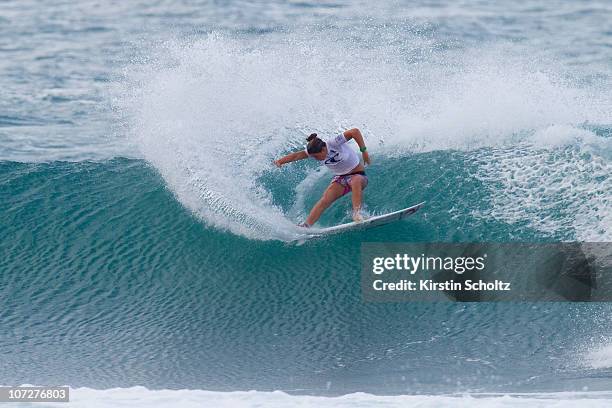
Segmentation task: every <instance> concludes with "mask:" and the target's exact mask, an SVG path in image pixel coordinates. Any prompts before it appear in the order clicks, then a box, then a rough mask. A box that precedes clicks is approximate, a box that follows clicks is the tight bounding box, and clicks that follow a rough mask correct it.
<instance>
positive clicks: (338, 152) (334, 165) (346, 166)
mask: <svg viewBox="0 0 612 408" xmlns="http://www.w3.org/2000/svg"><path fill="white" fill-rule="evenodd" d="M346 142H347V140H346V137H344V134H339V135H338V136H336V137H332V138H331V139H328V140H326V141H325V145H326V146H327V157H326V158H325V159H324V160H319V163H321V164H324V165H326V166H327V168H329V169H330V170H331V171H333V172H334V174H337V175H341V174H348V173H350V172H351V170H353V169H354V168H355V167H357V166H358V165H359V156H358V155H357V153H356V152H355V151H354V150H353V149H351V148H350V147H349V146H348V145H347V144H346ZM306 154H308V151H307V152H306Z"/></svg>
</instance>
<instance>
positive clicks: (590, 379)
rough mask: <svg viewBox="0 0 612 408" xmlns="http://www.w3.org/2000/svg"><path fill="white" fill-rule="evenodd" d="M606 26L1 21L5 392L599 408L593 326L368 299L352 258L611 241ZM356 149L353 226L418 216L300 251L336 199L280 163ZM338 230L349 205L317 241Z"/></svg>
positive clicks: (572, 13)
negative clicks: (364, 183) (359, 207)
mask: <svg viewBox="0 0 612 408" xmlns="http://www.w3.org/2000/svg"><path fill="white" fill-rule="evenodd" d="M611 18H612V7H611V6H610V4H609V2H605V1H600V2H598V1H581V2H578V1H576V2H562V1H550V2H535V1H522V2H516V3H515V4H510V3H507V2H482V1H469V2H468V1H462V2H452V3H448V4H447V3H444V2H437V1H419V2H416V3H404V2H384V3H383V4H376V6H373V5H372V4H370V3H368V2H345V1H337V2H281V1H266V2H256V3H250V2H242V1H225V2H215V3H209V2H188V1H160V2H154V3H151V2H139V3H138V2H116V3H112V4H111V3H108V2H105V3H98V2H95V1H84V2H78V3H77V4H75V3H73V2H60V1H52V2H47V3H44V4H43V3H39V2H31V1H19V2H16V1H8V2H4V3H2V4H1V5H0V54H1V58H0V89H2V93H1V95H2V98H0V186H1V188H0V228H1V231H2V235H1V236H2V239H1V240H0V324H1V327H2V330H0V366H1V367H2V369H1V370H0V384H24V383H29V384H66V385H69V386H71V387H73V388H80V387H87V388H93V389H100V390H107V389H110V388H116V387H119V388H129V387H134V386H144V387H146V388H147V389H148V390H168V389H170V390H172V389H184V388H189V389H192V390H207V391H219V392H227V391H244V390H256V391H259V392H266V391H274V390H281V391H285V392H288V393H291V394H308V395H321V396H335V395H343V394H351V393H356V392H365V393H370V394H375V395H406V394H408V395H412V394H415V395H439V394H453V393H457V392H458V393H464V392H470V393H544V392H546V393H553V394H551V395H553V397H552V398H553V399H561V398H564V397H563V396H562V395H563V394H558V393H560V392H565V391H567V392H580V393H586V398H595V397H597V396H598V395H599V396H601V395H603V396H604V397H605V398H609V394H607V393H606V392H610V391H612V387H611V386H610V384H612V341H611V340H610V337H611V333H612V320H611V319H610V312H611V311H612V309H611V308H610V306H609V305H608V304H604V303H602V304H569V303H567V304H556V303H552V304H548V303H547V304H531V303H529V304H505V303H504V304H471V303H470V304H450V303H449V304H437V303H390V304H371V303H364V302H363V301H362V300H361V293H360V286H359V285H360V278H359V270H360V265H359V248H360V243H361V242H388V241H390V242H412V241H440V242H470V241H497V242H532V241H533V242H535V241H547V242H550V241H594V242H610V241H611V238H612V235H611V231H612V229H611V228H610V226H611V225H612V210H611V209H612V206H611V203H610V198H611V196H612V194H611V193H612V181H611V179H610V170H611V169H612V139H611V135H612V98H611V95H612V94H611V93H610V89H612V87H611V85H612V84H611V75H612V31H610V24H609V21H610V20H611ZM354 126H357V127H359V128H360V129H361V130H362V132H363V133H364V135H365V136H366V141H367V143H368V148H369V150H370V151H371V156H372V159H373V164H372V166H371V167H370V168H369V169H368V175H369V178H370V184H369V186H368V188H367V190H366V199H365V201H366V205H367V211H368V212H370V213H372V214H375V213H382V212H385V211H391V210H394V209H398V208H403V207H406V206H408V205H411V204H414V203H418V202H420V201H427V206H426V207H425V208H424V209H423V210H422V211H421V212H419V213H418V214H417V215H415V216H413V217H411V218H410V219H408V220H407V221H403V222H400V223H395V224H392V225H388V226H385V227H381V228H379V229H372V230H369V231H365V232H363V231H362V232H352V233H347V234H343V235H340V236H335V237H330V238H329V239H323V240H317V241H312V242H307V243H306V244H304V245H296V244H295V243H294V240H296V239H299V238H300V232H299V230H298V229H296V228H295V227H294V225H295V223H296V222H299V221H300V220H302V219H303V218H304V216H305V215H306V214H307V212H308V210H309V209H310V207H311V206H312V205H313V204H314V202H315V201H316V200H317V199H318V197H319V195H320V193H321V192H322V191H323V189H324V188H325V186H326V185H327V183H328V182H329V178H330V175H329V173H326V172H325V171H324V170H323V169H318V168H317V167H316V165H315V163H307V162H301V163H296V164H293V165H290V166H287V167H285V168H283V169H277V168H275V167H274V166H273V165H272V160H273V159H274V158H276V157H278V156H280V155H281V154H284V153H287V152H289V151H292V150H295V149H299V148H301V147H302V146H303V138H304V136H305V135H306V134H308V133H310V132H312V131H316V132H319V133H321V134H323V135H327V134H329V135H332V134H335V132H338V131H340V130H341V129H343V128H347V127H354ZM349 218H350V201H349V200H348V199H346V198H344V199H342V200H340V201H339V202H338V203H336V204H335V205H334V206H333V207H332V208H331V209H330V210H329V211H328V212H326V213H325V215H324V217H323V218H322V219H321V222H320V223H321V225H333V224H337V223H339V222H343V221H347V220H348V219H349ZM129 389H130V390H131V391H129V390H128V391H127V392H128V393H133V395H139V398H143V399H146V398H153V396H155V398H157V397H156V395H157V394H147V393H153V391H146V392H145V393H144V394H143V393H142V390H141V389H131V388H129ZM600 391H601V392H604V393H603V394H597V392H600ZM82 392H83V394H82V395H89V394H87V393H86V392H85V391H82ZM589 393H591V394H589ZM194 395H195V394H194ZM198 395H199V394H198ZM207 395H208V394H207ZM219 395H221V394H218V395H217V394H215V397H214V398H222V397H221V396H219ZM223 395H225V394H223ZM228 395H230V396H228V397H223V398H229V402H228V404H229V406H236V405H240V403H239V402H240V401H241V400H240V398H241V397H234V396H231V395H234V394H228ZM262 395H263V397H262ZM538 395H541V394H538ZM277 397H278V396H277ZM277 397H270V398H272V399H270V400H268V403H269V404H272V405H273V403H274V398H277ZM83 398H84V400H85V402H83V406H88V404H89V403H91V402H92V401H93V400H96V398H98V399H99V398H100V396H97V397H96V396H93V397H91V398H92V399H87V398H90V397H83ZM194 398H196V397H195V396H194ZM198 398H199V397H198ZM206 398H209V397H205V398H204V400H205V401H208V400H207V399H206ZM253 398H264V401H265V399H266V398H268V397H267V394H261V395H260V394H256V395H255V396H253ZM294 398H300V397H294ZM356 398H360V397H356ZM224 401H225V400H224ZM289 401H291V400H289ZM297 401H302V400H294V402H297ZM362 403H364V404H366V403H372V405H376V404H377V403H376V401H374V402H372V401H369V400H367V401H366V400H363V401H362ZM380 403H383V402H380ZM439 403H440V404H446V403H447V402H445V401H442V400H439ZM493 404H494V403H493ZM116 405H120V404H119V403H117V404H116ZM153 405H154V403H153ZM281 405H282V404H281ZM485 405H486V404H485ZM75 406H77V405H75ZM185 406H189V405H185ZM220 406H221V405H220Z"/></svg>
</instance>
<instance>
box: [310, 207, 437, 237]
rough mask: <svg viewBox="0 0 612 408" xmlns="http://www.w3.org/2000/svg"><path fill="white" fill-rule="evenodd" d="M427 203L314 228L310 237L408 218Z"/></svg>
mask: <svg viewBox="0 0 612 408" xmlns="http://www.w3.org/2000/svg"><path fill="white" fill-rule="evenodd" d="M423 205H425V201H423V202H422V203H418V204H416V205H413V206H412V207H408V208H404V209H402V210H397V211H394V212H390V213H388V214H382V215H376V216H373V217H370V218H367V219H365V220H363V221H361V222H349V223H346V224H340V225H335V226H333V227H327V228H316V229H315V228H312V230H313V231H312V234H309V235H310V238H316V237H322V236H326V235H332V234H339V233H342V232H347V231H352V230H359V229H366V228H374V227H379V226H381V225H385V224H389V223H392V222H395V221H399V220H401V219H403V218H406V217H408V216H410V215H412V214H414V213H415V212H417V211H418V210H419V209H420V208H421V207H423Z"/></svg>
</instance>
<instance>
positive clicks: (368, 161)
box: [362, 152, 370, 165]
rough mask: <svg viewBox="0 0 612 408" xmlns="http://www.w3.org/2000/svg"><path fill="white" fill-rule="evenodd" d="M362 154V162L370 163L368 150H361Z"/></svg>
mask: <svg viewBox="0 0 612 408" xmlns="http://www.w3.org/2000/svg"><path fill="white" fill-rule="evenodd" d="M362 155H363V162H364V163H365V164H368V165H369V164H370V155H369V154H368V152H363V153H362Z"/></svg>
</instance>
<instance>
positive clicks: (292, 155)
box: [274, 150, 308, 167]
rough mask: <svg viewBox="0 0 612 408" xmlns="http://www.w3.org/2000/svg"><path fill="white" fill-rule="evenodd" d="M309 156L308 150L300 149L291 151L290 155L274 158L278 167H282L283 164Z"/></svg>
mask: <svg viewBox="0 0 612 408" xmlns="http://www.w3.org/2000/svg"><path fill="white" fill-rule="evenodd" d="M307 157H308V155H307V154H306V152H305V151H304V150H300V151H299V152H293V153H289V154H288V155H286V156H284V157H281V158H280V159H278V160H274V164H276V167H280V166H282V165H283V164H287V163H291V162H294V161H298V160H302V159H306V158H307Z"/></svg>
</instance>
